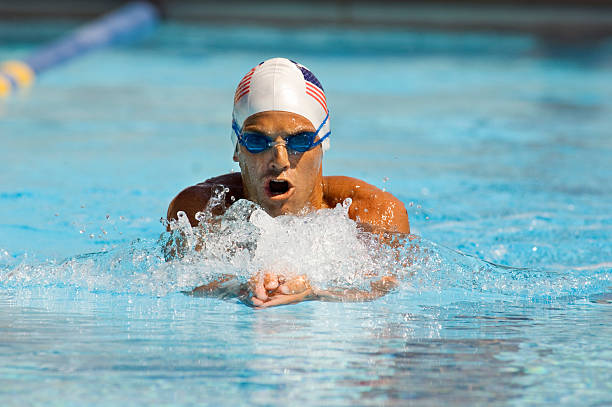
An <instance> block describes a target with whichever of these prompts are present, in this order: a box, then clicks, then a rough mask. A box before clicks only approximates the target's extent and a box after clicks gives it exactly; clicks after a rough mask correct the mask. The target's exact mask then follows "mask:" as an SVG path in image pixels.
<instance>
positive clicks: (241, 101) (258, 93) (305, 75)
mask: <svg viewBox="0 0 612 407" xmlns="http://www.w3.org/2000/svg"><path fill="white" fill-rule="evenodd" d="M269 110H277V111H284V112H291V113H296V114H299V115H300V116H304V117H305V118H306V119H308V120H309V121H310V123H312V125H313V127H314V128H315V129H318V128H319V127H320V126H322V127H321V129H320V132H319V134H320V135H325V134H327V133H328V132H329V131H330V127H329V117H328V116H329V111H328V110H327V101H326V99H325V93H323V86H321V83H320V82H319V81H318V79H317V78H316V77H315V76H314V75H313V73H312V72H310V70H308V68H306V67H305V66H303V65H300V64H298V63H297V62H293V61H291V60H289V59H286V58H272V59H268V60H267V61H264V62H262V63H261V64H259V65H257V66H256V67H255V68H253V69H251V70H250V71H249V72H247V74H246V75H245V76H244V77H243V78H242V80H241V81H240V83H239V84H238V87H237V88H236V93H235V95H234V111H233V112H232V120H233V121H234V123H235V124H236V125H237V126H238V128H239V129H242V125H243V124H244V121H245V120H246V119H247V118H248V117H249V116H252V115H254V114H256V113H260V112H266V111H269ZM232 139H233V140H234V142H235V141H236V136H235V135H234V133H233V132H232ZM321 147H322V148H323V151H325V150H327V149H328V148H329V137H327V138H325V140H323V142H322V143H321Z"/></svg>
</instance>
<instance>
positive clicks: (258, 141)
mask: <svg viewBox="0 0 612 407" xmlns="http://www.w3.org/2000/svg"><path fill="white" fill-rule="evenodd" d="M316 136H317V135H316V133H300V134H296V135H294V136H289V137H287V138H286V139H285V145H286V146H287V148H288V149H290V150H293V151H297V152H300V153H304V152H306V151H308V150H310V149H311V148H312V147H313V142H314V139H315V137H316ZM240 144H242V145H243V146H245V147H246V149H247V150H248V151H249V152H251V153H261V152H262V151H265V150H267V149H268V148H270V147H271V146H273V145H276V143H275V142H273V141H272V140H270V139H269V138H268V137H266V136H264V135H262V134H259V133H250V132H245V133H243V134H242V137H240Z"/></svg>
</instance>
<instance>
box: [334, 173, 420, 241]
mask: <svg viewBox="0 0 612 407" xmlns="http://www.w3.org/2000/svg"><path fill="white" fill-rule="evenodd" d="M324 195H325V197H326V199H327V201H328V204H330V206H332V207H333V206H336V205H337V204H338V203H342V202H343V201H344V200H345V199H346V198H351V200H352V201H353V202H352V204H351V206H350V207H349V212H348V215H349V218H351V219H353V220H354V221H356V222H358V223H360V224H361V225H362V226H363V228H364V229H366V230H367V231H369V232H372V233H389V232H390V233H401V234H410V222H409V220H408V212H407V211H406V207H405V206H404V204H403V203H402V201H400V200H399V199H397V198H396V197H395V196H393V195H392V194H390V193H389V192H386V191H383V190H381V189H379V188H377V187H375V186H374V185H371V184H368V183H367V182H364V181H362V180H359V179H357V178H351V177H343V176H330V177H325V189H324Z"/></svg>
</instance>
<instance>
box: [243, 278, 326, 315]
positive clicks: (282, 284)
mask: <svg viewBox="0 0 612 407" xmlns="http://www.w3.org/2000/svg"><path fill="white" fill-rule="evenodd" d="M248 285H249V290H250V292H251V293H252V295H253V296H252V297H251V302H252V303H253V306H255V308H268V307H274V306H277V305H285V304H292V303H295V302H300V301H305V300H310V299H314V298H316V294H315V292H314V290H313V288H312V287H311V285H310V282H309V281H308V279H307V278H306V276H305V275H299V276H290V277H286V276H283V275H281V274H277V273H274V272H271V271H261V272H259V273H257V274H255V275H254V276H253V277H251V279H250V280H249V284H248Z"/></svg>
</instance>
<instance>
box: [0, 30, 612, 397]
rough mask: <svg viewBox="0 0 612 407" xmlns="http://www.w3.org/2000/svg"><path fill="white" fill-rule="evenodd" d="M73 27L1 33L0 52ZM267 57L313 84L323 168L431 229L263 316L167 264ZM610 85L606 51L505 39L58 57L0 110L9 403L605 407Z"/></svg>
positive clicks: (302, 33) (350, 37) (189, 44)
mask: <svg viewBox="0 0 612 407" xmlns="http://www.w3.org/2000/svg"><path fill="white" fill-rule="evenodd" d="M71 27H72V25H70V24H68V23H66V24H62V23H57V24H48V23H47V24H40V25H39V26H37V30H31V29H29V28H28V27H25V28H24V27H23V26H20V25H17V24H14V25H13V24H8V23H2V24H0V38H3V40H2V41H0V44H3V45H0V59H8V58H12V57H18V56H21V55H23V54H24V53H27V52H29V51H31V50H32V49H33V48H34V47H35V46H36V45H38V44H40V43H43V42H45V41H47V40H49V39H51V38H54V37H55V36H57V35H58V34H59V33H61V32H64V30H66V29H70V28H71ZM273 56H285V57H289V58H292V59H295V60H297V61H300V62H302V63H303V64H305V65H306V66H309V67H310V68H311V69H312V70H313V71H314V72H315V73H316V74H317V76H318V77H319V78H320V79H321V81H322V82H323V85H324V86H325V89H326V92H327V95H328V100H329V105H330V107H331V111H332V115H333V117H332V119H333V120H332V122H331V123H332V131H333V135H332V137H333V138H332V141H331V149H330V150H329V152H327V153H326V157H325V162H324V173H326V174H329V175H331V174H344V175H351V176H355V177H359V178H363V179H364V180H366V181H368V182H371V183H373V184H375V185H377V186H379V187H384V188H386V189H387V190H389V191H391V192H393V193H394V194H395V195H396V196H398V197H399V198H400V199H401V200H402V201H404V202H405V203H406V205H407V208H408V211H409V215H410V219H411V226H412V230H413V233H415V234H416V235H419V236H421V240H420V246H421V247H422V248H423V249H424V250H423V252H425V250H427V252H426V253H425V254H423V255H422V257H421V258H420V259H418V260H417V261H416V262H415V265H414V266H413V269H412V270H409V271H410V273H411V274H410V273H407V275H406V276H405V278H404V279H403V281H402V286H401V287H400V289H398V290H397V291H396V292H394V293H392V294H390V295H388V296H386V297H384V298H382V299H379V300H377V301H374V302H369V303H345V304H337V303H321V302H308V303H301V304H298V305H295V306H287V307H279V308H276V309H269V310H263V311H254V310H252V309H250V308H248V307H246V306H245V305H242V304H241V303H239V302H238V301H236V300H233V299H229V300H219V299H212V298H192V297H187V296H184V295H182V294H181V293H180V290H181V289H184V288H185V287H188V286H190V284H192V283H193V282H194V279H197V278H199V277H202V274H206V272H207V270H201V269H198V265H197V264H179V265H177V266H176V267H168V266H167V265H165V264H164V262H163V260H162V259H160V247H159V246H160V243H159V242H158V238H159V236H160V234H161V233H162V231H163V226H162V224H161V223H160V221H159V220H160V218H161V217H163V216H165V212H166V208H167V205H168V203H169V201H170V200H171V199H172V197H173V196H174V195H175V194H176V193H177V192H178V191H179V190H180V189H182V188H183V187H185V186H187V185H191V184H193V183H196V182H199V181H201V180H203V179H205V178H207V177H209V176H211V175H214V174H219V173H223V172H227V171H230V170H232V169H236V167H234V166H233V163H232V162H231V152H232V146H231V143H230V139H229V134H230V126H229V124H230V112H231V103H232V96H233V90H234V87H235V85H236V83H237V81H238V80H239V78H240V77H241V76H242V75H243V74H244V73H245V72H246V71H247V70H248V69H250V67H251V66H253V65H254V64H256V63H258V62H260V61H261V60H263V59H265V58H268V57H273ZM611 94H612V43H610V42H609V41H608V42H602V43H599V44H595V45H590V46H589V47H562V46H559V45H555V44H552V43H544V42H541V41H540V40H538V39H536V38H533V37H530V36H520V35H516V36H507V35H506V36H504V35H495V34H461V33H455V34H440V33H428V32H402V31H384V30H368V31H366V32H360V31H357V30H334V29H327V30H322V29H320V28H316V29H314V28H313V29H300V30H284V29H271V28H257V27H247V28H244V27H242V28H241V27H234V26H212V27H197V26H188V25H179V24H168V25H166V26H164V27H162V28H161V29H160V30H159V31H158V32H156V33H155V35H153V36H152V37H151V38H150V39H148V40H147V41H145V42H144V43H141V44H139V45H138V46H132V47H125V48H116V49H112V50H106V51H103V52H100V53H96V54H92V55H89V56H87V57H85V58H82V59H80V60H77V61H75V62H74V63H71V64H70V65H65V66H62V67H60V68H58V69H56V70H54V71H50V72H48V73H47V74H46V75H45V76H43V77H42V78H41V79H40V81H39V82H38V83H37V85H36V86H35V88H34V89H32V92H31V93H30V95H22V96H21V97H17V98H13V99H11V100H10V101H7V102H4V103H2V104H1V105H0V137H1V139H2V144H3V148H2V149H1V150H0V160H1V162H2V163H3V171H2V172H0V179H1V183H0V208H1V209H2V214H3V216H2V221H1V222H0V330H1V339H0V378H1V380H0V399H1V400H2V402H3V403H2V404H3V405H7V406H13V405H15V406H17V405H19V406H21V405H28V404H29V405H50V404H53V403H55V404H59V405H82V404H88V405H113V404H118V403H128V404H130V405H147V404H151V403H155V404H160V405H163V404H166V405H189V404H196V403H197V404H209V405H219V404H221V405H246V404H249V405H283V404H291V405H322V404H325V405H418V406H429V405H440V404H443V403H451V404H452V405H458V406H462V405H470V406H471V405H517V406H522V405H546V404H556V405H566V406H573V405H591V406H596V405H607V404H610V403H612V397H611V396H610V394H612V385H611V384H610V383H612V373H611V372H612V369H611V368H612V346H611V345H610V343H609V342H610V341H609V338H610V337H611V336H612V327H611V323H610V322H611V318H612V308H611V305H610V304H611V302H612V290H611V288H610V286H611V285H612V283H611V280H612V277H611V273H610V272H611V271H612V246H611V245H610V241H611V238H612V215H611V211H610V208H612V184H611V183H610V181H609V180H610V179H612V137H611V133H610V128H612V102H611V99H610V95H611ZM335 219H336V221H338V222H339V223H338V226H343V227H344V226H347V224H346V221H344V223H343V221H342V220H341V219H340V218H335ZM310 232H312V231H310ZM310 232H309V233H310ZM305 233H306V232H305ZM300 237H302V238H303V237H304V236H300ZM322 239H324V238H323V237H322ZM343 243H346V242H345V241H340V244H339V245H338V246H337V247H336V248H337V249H338V250H340V249H342V244H343ZM289 249H295V248H294V247H290V248H289ZM457 250H458V251H459V252H457ZM472 256H475V257H472ZM340 260H342V259H340ZM484 260H487V261H489V262H492V263H496V264H503V265H509V266H513V267H515V268H504V267H500V266H496V265H492V264H490V263H487V262H485V261H484ZM341 264H342V263H341ZM223 266H224V264H220V265H219V267H223ZM341 271H342V270H341Z"/></svg>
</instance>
